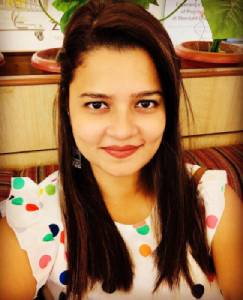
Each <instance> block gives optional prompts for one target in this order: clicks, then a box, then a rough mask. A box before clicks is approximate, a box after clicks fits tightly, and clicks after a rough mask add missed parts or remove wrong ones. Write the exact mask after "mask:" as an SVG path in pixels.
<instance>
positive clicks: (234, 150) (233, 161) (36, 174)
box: [0, 144, 243, 200]
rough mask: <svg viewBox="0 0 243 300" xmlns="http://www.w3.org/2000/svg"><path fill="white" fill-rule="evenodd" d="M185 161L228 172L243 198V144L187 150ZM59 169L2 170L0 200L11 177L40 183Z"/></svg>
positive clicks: (5, 192) (6, 192) (7, 189)
mask: <svg viewBox="0 0 243 300" xmlns="http://www.w3.org/2000/svg"><path fill="white" fill-rule="evenodd" d="M184 159H185V162H188V163H192V164H197V165H200V166H202V167H206V168H207V169H220V170H226V172H227V174H228V182H229V185H230V186H231V187H232V188H233V189H234V190H235V191H236V193H237V194H238V195H239V197H240V198H241V199H242V198H243V144H240V145H231V146H224V147H222V146H221V147H211V148H205V149H196V150H187V151H185V153H184ZM57 169H58V166H57V165H48V166H35V167H31V168H27V169H23V170H11V169H0V200H3V199H6V198H7V197H8V195H9V191H10V180H11V177H13V176H22V177H24V176H26V177H30V178H31V179H32V180H34V181H35V182H37V183H39V182H41V181H42V180H43V179H44V178H45V177H47V176H48V175H49V174H51V173H52V172H54V171H55V170H57Z"/></svg>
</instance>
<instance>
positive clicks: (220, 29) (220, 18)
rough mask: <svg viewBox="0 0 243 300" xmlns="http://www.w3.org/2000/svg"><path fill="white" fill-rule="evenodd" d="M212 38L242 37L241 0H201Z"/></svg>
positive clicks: (242, 11)
mask: <svg viewBox="0 0 243 300" xmlns="http://www.w3.org/2000/svg"><path fill="white" fill-rule="evenodd" d="M202 5H203V8H204V14H205V16H206V19H207V21H208V24H209V27H210V29H211V32H212V36H213V39H227V38H242V37H243V1H242V0H202Z"/></svg>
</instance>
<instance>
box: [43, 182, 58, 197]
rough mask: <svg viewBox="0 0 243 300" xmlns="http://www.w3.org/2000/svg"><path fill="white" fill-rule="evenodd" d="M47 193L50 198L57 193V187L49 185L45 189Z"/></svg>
mask: <svg viewBox="0 0 243 300" xmlns="http://www.w3.org/2000/svg"><path fill="white" fill-rule="evenodd" d="M45 191H46V193H47V194H48V195H49V196H52V195H54V194H55V192H56V187H55V185H54V184H48V185H47V186H46V188H45Z"/></svg>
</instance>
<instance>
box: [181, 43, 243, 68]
mask: <svg viewBox="0 0 243 300" xmlns="http://www.w3.org/2000/svg"><path fill="white" fill-rule="evenodd" d="M211 44H212V42H209V41H189V42H184V43H181V44H179V45H177V46H175V51H176V54H177V55H178V56H179V57H180V58H181V59H182V64H183V63H184V64H191V65H192V66H197V67H199V66H202V67H217V66H219V67H220V66H230V65H237V64H242V63H243V47H241V46H238V45H234V44H228V43H224V42H223V43H221V45H220V52H217V53H216V52H209V49H210V47H211Z"/></svg>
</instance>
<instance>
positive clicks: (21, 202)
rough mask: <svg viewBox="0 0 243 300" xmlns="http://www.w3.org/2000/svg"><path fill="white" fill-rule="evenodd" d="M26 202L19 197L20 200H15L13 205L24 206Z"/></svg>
mask: <svg viewBox="0 0 243 300" xmlns="http://www.w3.org/2000/svg"><path fill="white" fill-rule="evenodd" d="M23 202H24V200H23V198H21V197H18V198H13V199H12V201H11V203H12V204H14V205H22V204H23Z"/></svg>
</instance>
